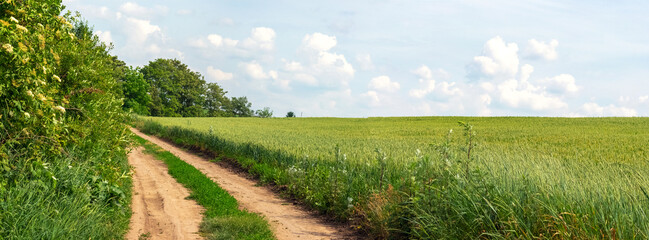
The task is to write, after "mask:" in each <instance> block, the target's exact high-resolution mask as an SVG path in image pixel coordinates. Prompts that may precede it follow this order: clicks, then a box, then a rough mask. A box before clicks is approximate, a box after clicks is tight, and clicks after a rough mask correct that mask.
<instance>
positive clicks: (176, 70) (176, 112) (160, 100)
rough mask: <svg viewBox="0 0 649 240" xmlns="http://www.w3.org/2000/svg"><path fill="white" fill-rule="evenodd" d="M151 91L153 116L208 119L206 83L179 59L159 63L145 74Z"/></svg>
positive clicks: (148, 67) (161, 60) (164, 60)
mask: <svg viewBox="0 0 649 240" xmlns="http://www.w3.org/2000/svg"><path fill="white" fill-rule="evenodd" d="M141 72H142V74H143V75H144V79H146V81H147V82H148V83H149V85H150V86H151V89H150V90H149V93H150V95H151V104H150V112H151V115H153V116H167V117H174V116H183V117H196V116H202V115H204V110H203V103H204V101H205V96H204V94H205V80H204V78H203V76H201V74H200V73H198V72H193V71H191V70H190V69H189V68H188V67H187V65H185V64H183V63H182V62H180V61H179V60H176V59H156V60H155V61H152V62H149V64H148V65H146V66H144V67H143V68H142V70H141Z"/></svg>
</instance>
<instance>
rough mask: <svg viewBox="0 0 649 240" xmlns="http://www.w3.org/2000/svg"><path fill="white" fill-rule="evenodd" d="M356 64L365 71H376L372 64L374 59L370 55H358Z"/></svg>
mask: <svg viewBox="0 0 649 240" xmlns="http://www.w3.org/2000/svg"><path fill="white" fill-rule="evenodd" d="M356 62H358V65H359V66H360V68H361V69H363V70H372V69H374V64H373V63H372V57H371V56H370V55H369V54H357V55H356Z"/></svg>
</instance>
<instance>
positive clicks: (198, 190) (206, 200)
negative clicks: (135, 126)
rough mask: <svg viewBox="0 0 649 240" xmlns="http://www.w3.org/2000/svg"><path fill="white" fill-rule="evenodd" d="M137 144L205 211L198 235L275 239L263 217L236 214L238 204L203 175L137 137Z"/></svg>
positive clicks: (244, 212) (217, 237) (251, 214)
mask: <svg viewBox="0 0 649 240" xmlns="http://www.w3.org/2000/svg"><path fill="white" fill-rule="evenodd" d="M136 140H137V141H138V142H139V143H140V144H142V146H144V148H145V149H146V153H149V154H152V155H154V156H155V157H156V158H157V159H160V160H162V161H164V162H165V164H167V167H168V168H169V174H170V175H171V176H173V177H174V178H176V180H177V181H178V182H179V183H181V184H183V185H184V186H185V187H186V188H188V189H189V190H190V191H191V195H190V198H192V199H194V200H196V202H198V204H200V205H201V206H203V207H204V208H205V209H206V211H205V213H204V214H205V218H204V219H203V223H202V224H201V232H202V233H203V234H204V236H206V237H207V239H274V237H273V234H272V232H271V231H270V228H269V225H268V223H267V222H266V221H265V220H264V219H263V218H262V217H260V216H259V215H256V214H253V213H249V212H246V211H241V210H239V208H238V204H237V200H236V199H234V198H233V197H232V196H230V195H229V194H228V193H227V192H226V191H225V190H223V189H222V188H220V187H219V186H218V185H217V184H216V183H215V182H214V181H212V180H211V179H209V178H208V177H207V176H205V174H203V173H201V172H200V171H199V170H198V169H196V168H194V167H193V166H192V165H190V164H188V163H186V162H184V161H182V160H180V159H179V158H178V157H176V156H174V155H173V154H171V153H170V152H168V151H163V150H162V149H161V148H160V147H158V146H157V145H155V144H152V143H150V142H148V141H146V140H145V139H143V138H141V137H137V136H136Z"/></svg>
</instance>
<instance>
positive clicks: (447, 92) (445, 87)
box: [437, 82, 491, 103]
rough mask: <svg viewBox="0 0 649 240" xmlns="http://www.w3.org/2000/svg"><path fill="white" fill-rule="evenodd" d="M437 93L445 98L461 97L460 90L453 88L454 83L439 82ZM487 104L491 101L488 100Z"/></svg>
mask: <svg viewBox="0 0 649 240" xmlns="http://www.w3.org/2000/svg"><path fill="white" fill-rule="evenodd" d="M437 92H439V93H440V94H441V95H444V96H446V97H449V96H456V95H462V94H463V92H462V90H460V88H458V87H455V83H454V82H451V83H449V82H440V83H439V84H438V85H437ZM489 103H491V99H490V100H489Z"/></svg>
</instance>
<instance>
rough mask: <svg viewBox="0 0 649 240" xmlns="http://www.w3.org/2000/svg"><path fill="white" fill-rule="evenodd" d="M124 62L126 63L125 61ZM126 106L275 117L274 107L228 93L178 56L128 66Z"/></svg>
mask: <svg viewBox="0 0 649 240" xmlns="http://www.w3.org/2000/svg"><path fill="white" fill-rule="evenodd" d="M122 65H123V64H122ZM121 83H122V91H123V95H124V105H123V108H124V110H126V111H133V112H134V113H136V114H139V115H149V116H162V117H252V116H258V117H272V115H273V112H272V111H271V110H270V108H264V109H260V110H257V111H253V110H252V109H251V107H252V103H250V102H249V101H248V98H247V97H245V96H243V97H228V96H226V94H227V93H228V92H227V91H225V90H224V89H223V88H222V87H221V86H219V85H218V84H217V83H208V82H206V81H205V79H204V77H203V76H202V75H201V74H200V73H198V72H194V71H192V70H191V69H189V67H188V66H187V65H185V64H184V63H182V62H181V61H179V60H177V59H162V58H160V59H156V60H155V61H151V62H149V64H147V65H146V66H144V67H142V68H133V67H124V72H123V76H122V77H121Z"/></svg>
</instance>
